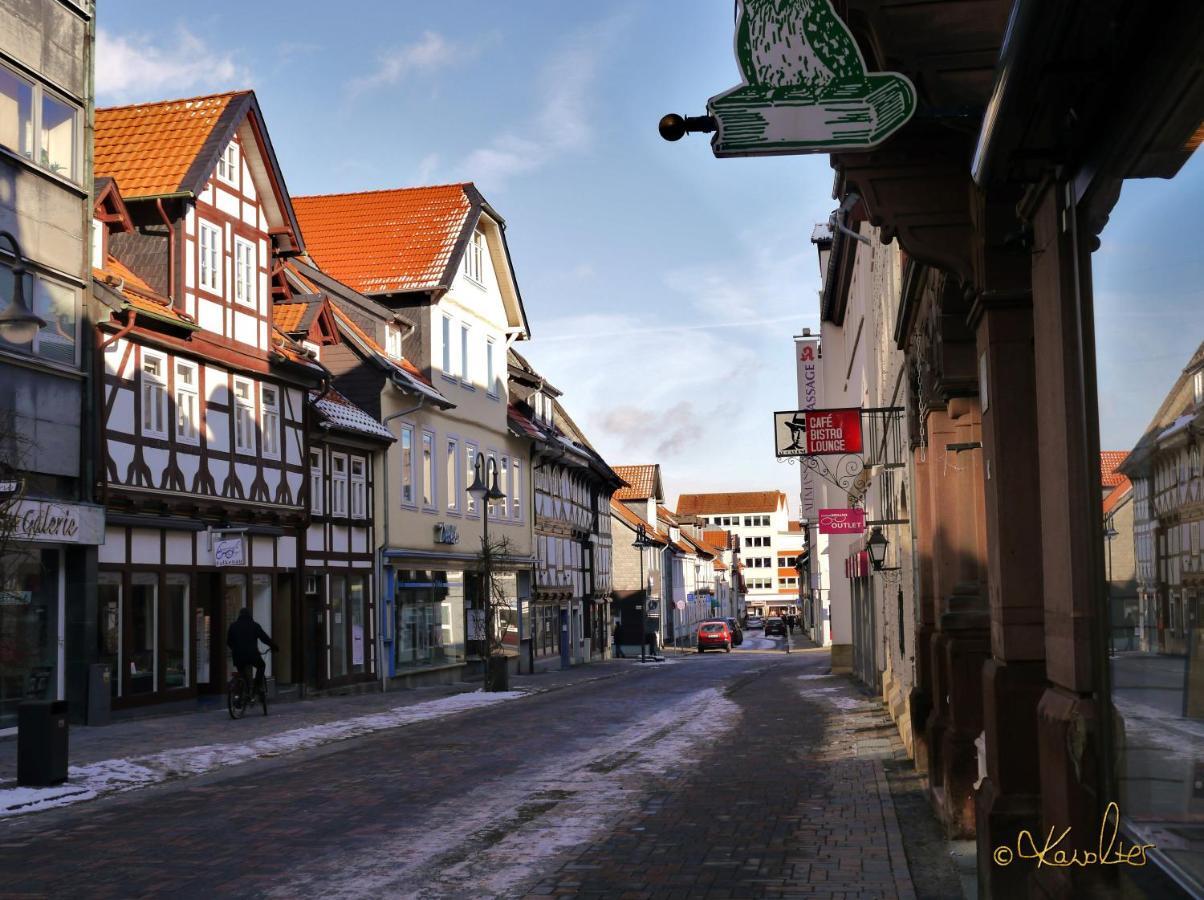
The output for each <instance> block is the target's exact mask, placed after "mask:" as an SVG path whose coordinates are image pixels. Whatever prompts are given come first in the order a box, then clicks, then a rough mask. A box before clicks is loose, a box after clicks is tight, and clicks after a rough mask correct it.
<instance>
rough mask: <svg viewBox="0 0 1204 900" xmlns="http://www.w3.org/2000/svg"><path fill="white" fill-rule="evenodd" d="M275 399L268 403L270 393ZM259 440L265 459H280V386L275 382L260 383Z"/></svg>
mask: <svg viewBox="0 0 1204 900" xmlns="http://www.w3.org/2000/svg"><path fill="white" fill-rule="evenodd" d="M269 394H273V395H275V400H274V401H273V402H272V403H268V395H269ZM259 435H260V437H259V441H260V446H261V450H260V453H261V455H262V456H263V457H264V458H265V459H280V387H279V386H278V385H275V384H265V383H262V382H261V383H260V385H259Z"/></svg>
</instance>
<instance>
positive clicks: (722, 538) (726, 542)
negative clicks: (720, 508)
mask: <svg viewBox="0 0 1204 900" xmlns="http://www.w3.org/2000/svg"><path fill="white" fill-rule="evenodd" d="M702 539H703V540H704V541H706V542H707V543H708V544H710V545H711V546H712V547H719V548H722V549H724V550H730V549H731V546H732V533H731V532H730V531H722V530H716V531H704V532H703V533H702Z"/></svg>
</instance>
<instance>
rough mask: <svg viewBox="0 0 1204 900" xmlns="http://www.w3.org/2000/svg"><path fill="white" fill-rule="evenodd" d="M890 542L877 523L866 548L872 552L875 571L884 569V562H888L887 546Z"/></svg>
mask: <svg viewBox="0 0 1204 900" xmlns="http://www.w3.org/2000/svg"><path fill="white" fill-rule="evenodd" d="M889 544H890V541H888V540H887V539H886V535H884V534H883V533H882V528H881V527H880V526H878V525H875V526H874V530H873V531H871V532H870V539H869V540H868V541H867V542H866V545H865V549H866V550H868V551H869V554H870V565H871V566H873V567H874V571H875V572H881V571H882V564H883V563H884V562H886V548H887V546H888V545H889Z"/></svg>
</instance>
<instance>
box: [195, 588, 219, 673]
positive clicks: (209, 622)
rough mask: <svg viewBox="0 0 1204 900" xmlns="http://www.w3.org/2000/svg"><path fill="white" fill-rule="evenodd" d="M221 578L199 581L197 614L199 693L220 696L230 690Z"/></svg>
mask: <svg viewBox="0 0 1204 900" xmlns="http://www.w3.org/2000/svg"><path fill="white" fill-rule="evenodd" d="M221 577H222V576H221V575H215V574H202V575H200V576H198V577H197V587H198V590H197V600H196V607H195V611H194V613H193V619H194V622H193V624H194V630H193V636H194V641H195V643H194V645H193V646H194V650H195V653H196V684H197V691H199V692H200V693H202V694H220V693H221V692H223V691H224V690H225V689H226V635H225V633H224V630H223V628H222V625H223V623H224V621H225V616H224V615H223V614H222V603H221V600H222V588H221Z"/></svg>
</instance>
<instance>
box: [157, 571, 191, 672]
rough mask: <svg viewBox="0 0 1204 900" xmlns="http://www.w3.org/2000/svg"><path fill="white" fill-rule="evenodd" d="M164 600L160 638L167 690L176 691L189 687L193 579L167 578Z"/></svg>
mask: <svg viewBox="0 0 1204 900" xmlns="http://www.w3.org/2000/svg"><path fill="white" fill-rule="evenodd" d="M166 581H167V589H166V591H165V593H164V598H163V604H162V607H163V622H162V627H161V628H160V632H159V633H160V634H161V635H162V639H163V646H162V649H161V650H160V656H161V658H162V662H163V689H164V690H168V691H171V690H175V689H177V688H186V687H188V685H189V670H190V666H189V663H190V660H189V652H188V651H189V636H188V632H189V628H188V625H189V614H190V611H189V604H188V599H189V577H188V576H187V575H182V574H175V573H173V574H169V575H168V576H167V579H166Z"/></svg>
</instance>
